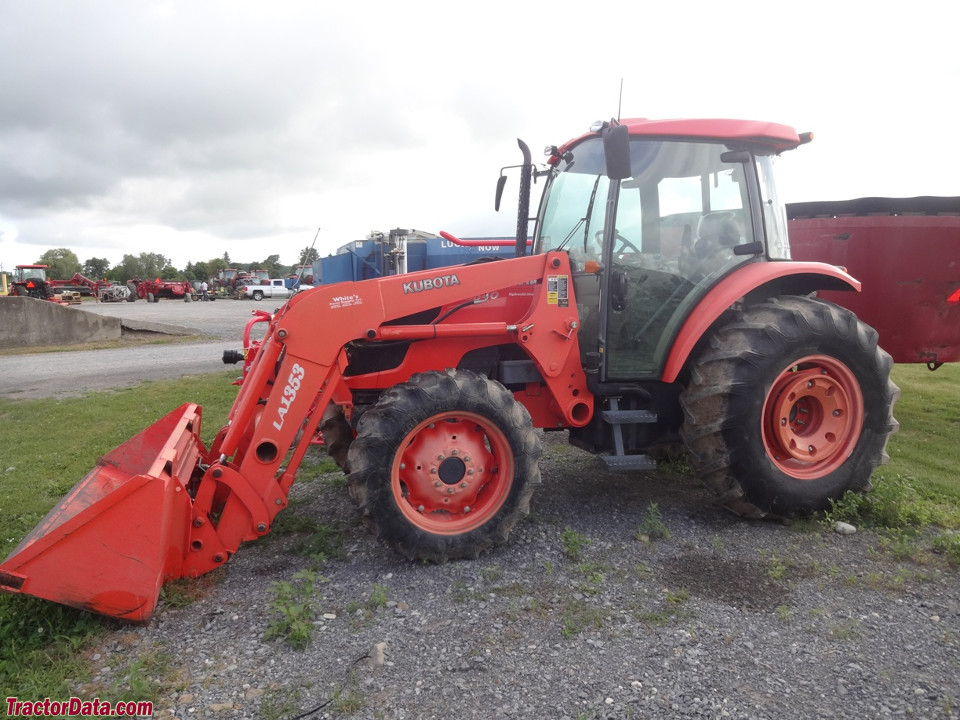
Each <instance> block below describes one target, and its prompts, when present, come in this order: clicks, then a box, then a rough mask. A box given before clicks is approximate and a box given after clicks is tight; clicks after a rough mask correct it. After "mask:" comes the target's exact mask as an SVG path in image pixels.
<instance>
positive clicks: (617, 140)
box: [602, 125, 632, 180]
mask: <svg viewBox="0 0 960 720" xmlns="http://www.w3.org/2000/svg"><path fill="white" fill-rule="evenodd" d="M602 136H603V157H604V159H605V160H606V163H607V177H609V178H610V179H611V180H626V179H627V178H628V177H630V176H631V174H632V173H631V172H630V131H629V130H627V126H626V125H614V126H612V127H607V128H604V130H603V132H602Z"/></svg>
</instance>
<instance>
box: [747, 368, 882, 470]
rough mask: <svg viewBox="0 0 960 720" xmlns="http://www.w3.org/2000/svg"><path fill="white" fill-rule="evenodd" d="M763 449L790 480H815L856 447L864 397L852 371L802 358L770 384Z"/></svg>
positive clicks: (765, 409)
mask: <svg viewBox="0 0 960 720" xmlns="http://www.w3.org/2000/svg"><path fill="white" fill-rule="evenodd" d="M763 417H764V427H763V435H764V443H765V445H766V447H767V451H768V452H769V453H770V456H771V458H772V459H773V461H774V463H775V464H776V465H777V466H778V467H779V468H780V469H781V470H782V471H784V472H786V473H787V474H788V475H793V476H794V477H798V478H802V479H813V478H816V477H821V476H823V475H824V474H826V473H828V472H831V471H832V470H833V469H836V467H838V466H839V465H840V464H841V463H843V462H844V461H845V460H846V459H847V457H849V455H850V453H851V452H852V451H853V448H854V447H855V446H856V440H857V431H858V428H859V427H860V423H861V420H862V417H863V396H862V393H861V391H860V387H859V384H858V383H857V380H856V378H855V377H854V375H853V373H851V372H850V370H849V369H848V368H847V367H846V366H845V365H843V364H842V363H840V362H839V361H837V360H835V359H833V358H830V357H826V356H811V357H808V358H803V359H802V360H801V361H798V362H797V363H796V364H794V365H791V366H790V367H789V368H787V369H786V370H784V371H783V372H782V373H781V374H780V376H779V377H778V378H777V379H776V380H775V381H774V383H773V385H772V386H771V388H770V392H769V394H768V395H767V399H766V401H765V402H764V411H763Z"/></svg>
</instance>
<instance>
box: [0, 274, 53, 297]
mask: <svg viewBox="0 0 960 720" xmlns="http://www.w3.org/2000/svg"><path fill="white" fill-rule="evenodd" d="M47 267H48V266H47V265H17V266H16V268H14V273H13V282H12V283H11V284H10V287H9V289H8V290H7V294H8V295H13V296H17V297H32V298H36V299H37V300H55V299H56V298H55V295H56V294H55V292H54V290H53V285H51V283H50V281H49V280H47Z"/></svg>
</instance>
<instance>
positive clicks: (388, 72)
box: [0, 0, 960, 269]
mask: <svg viewBox="0 0 960 720" xmlns="http://www.w3.org/2000/svg"><path fill="white" fill-rule="evenodd" d="M958 21H960V5H956V4H954V3H952V2H947V0H937V1H936V2H930V1H928V0H914V1H913V2H909V3H897V4H880V3H876V4H872V5H869V4H865V3H853V2H844V0H834V1H833V2H820V1H819V0H810V1H808V2H791V3H775V2H770V1H769V0H763V2H737V1H736V0H731V1H730V2H724V3H720V2H706V1H704V2H700V1H692V0H691V1H689V2H683V0H677V1H675V2H646V1H644V0H631V1H630V2H620V1H619V0H611V1H610V2H589V3H586V2H581V3H569V2H561V1H559V0H554V1H552V2H539V1H534V0H512V1H511V2H502V1H501V0H484V1H483V2H473V3H457V2H422V1H419V0H408V1H407V2H384V1H383V0H367V1H366V2H352V3H350V2H336V3H334V2H329V1H327V0H324V1H314V2H308V1H306V0H300V1H298V0H269V1H268V0H261V1H259V2H252V1H245V0H229V1H227V0H223V1H220V0H182V1H181V0H169V1H157V2H151V1H150V0H77V1H70V0H59V1H54V0H0V93H2V97H0V263H2V265H3V267H4V268H5V269H10V268H12V267H13V265H16V264H18V263H29V262H33V261H34V260H36V259H37V258H38V257H39V256H40V255H41V254H42V253H43V252H44V251H46V250H48V249H51V248H58V247H68V248H70V249H72V250H73V251H74V252H75V253H76V254H77V256H78V257H79V258H80V260H81V262H82V261H84V260H86V259H88V258H90V257H106V258H108V259H109V260H110V261H111V263H113V264H116V263H118V262H119V261H120V259H121V258H122V256H123V255H124V254H125V253H132V254H138V253H140V252H159V253H162V254H164V255H166V256H167V257H169V258H171V259H172V261H173V264H174V265H176V266H177V267H183V266H184V265H185V264H186V263H187V262H188V261H196V260H208V259H210V258H214V257H220V256H222V255H223V253H224V252H228V253H229V254H230V257H231V258H232V259H233V260H234V261H241V262H251V261H255V260H260V259H264V258H266V257H267V256H268V255H270V254H273V253H278V254H280V257H281V261H282V262H285V263H292V262H294V261H295V259H296V256H297V254H298V252H299V250H300V249H301V248H303V247H306V246H309V245H310V244H311V242H313V239H314V236H315V235H316V236H317V248H318V249H319V250H320V252H321V254H322V255H326V254H327V253H329V252H332V251H333V250H335V248H336V247H338V246H339V245H341V244H343V243H344V242H346V241H349V240H353V239H358V238H362V237H364V236H365V235H366V234H367V233H368V232H369V231H371V230H389V229H390V228H394V227H407V228H416V229H419V230H426V231H430V232H438V231H440V230H447V231H449V232H453V233H454V234H457V235H461V236H468V237H469V236H480V235H512V234H513V231H514V228H515V224H516V220H515V217H514V215H513V212H514V208H512V207H505V208H504V210H502V212H501V213H500V214H496V213H494V211H493V195H494V188H495V183H496V178H497V176H498V175H499V172H500V168H501V167H502V166H505V165H512V164H515V163H517V162H519V160H520V154H519V151H518V150H517V144H516V138H523V139H524V140H525V141H526V142H527V143H528V144H529V145H530V147H531V148H532V149H533V150H534V157H535V159H536V160H539V158H540V157H541V156H540V150H541V148H542V147H544V146H545V145H548V144H559V143H561V142H563V141H564V140H567V139H569V138H570V137H574V136H576V135H579V134H580V133H582V132H583V131H584V130H585V129H586V128H587V127H588V126H589V124H590V123H591V122H592V121H593V120H596V119H601V118H609V117H612V116H616V114H617V110H618V102H621V103H622V107H621V111H620V112H621V115H622V116H623V117H651V118H664V117H745V118H751V119H762V120H772V121H776V122H781V123H784V124H787V125H792V126H794V127H796V128H797V129H798V130H799V131H807V130H812V131H813V132H814V133H815V135H816V139H815V140H814V142H813V143H812V144H811V145H807V146H804V147H802V148H800V149H799V150H797V151H794V152H791V153H787V154H785V155H784V157H783V159H782V161H781V162H780V166H779V167H780V184H781V190H782V192H783V195H784V196H785V199H786V200H787V201H788V202H792V201H806V200H828V199H837V200H840V199H849V198H854V197H861V196H869V195H888V196H915V195H952V196H960V179H958V178H960V170H958V168H960V150H958V144H957V142H956V140H955V134H956V130H957V118H958V115H960V93H958V88H960V53H957V50H956V38H955V31H956V27H957V24H958ZM621 80H622V83H623V94H622V100H618V96H619V93H620V85H621ZM508 188H509V189H508V194H510V195H513V194H514V193H515V191H516V189H517V183H516V180H515V178H514V181H513V182H512V183H511V184H510V185H508ZM318 230H319V232H318Z"/></svg>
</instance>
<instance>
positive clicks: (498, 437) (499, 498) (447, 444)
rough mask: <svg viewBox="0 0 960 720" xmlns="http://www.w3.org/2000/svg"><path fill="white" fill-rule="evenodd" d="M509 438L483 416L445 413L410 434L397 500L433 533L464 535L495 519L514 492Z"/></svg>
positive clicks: (399, 465)
mask: <svg viewBox="0 0 960 720" xmlns="http://www.w3.org/2000/svg"><path fill="white" fill-rule="evenodd" d="M506 455H508V446H507V443H506V438H505V437H504V436H503V434H502V433H501V432H500V431H499V430H498V429H497V428H495V427H494V426H492V425H490V424H489V423H488V421H486V420H485V419H484V418H482V417H480V416H475V415H472V414H469V413H444V414H442V415H438V416H434V418H433V419H431V420H429V421H425V422H422V423H420V424H419V425H418V426H417V427H415V428H414V429H413V430H412V431H411V432H410V433H409V434H408V435H407V438H406V440H405V442H404V445H403V447H402V449H401V451H400V452H399V453H398V454H397V458H396V461H395V464H394V479H393V487H394V497H395V498H396V499H397V502H398V504H399V505H400V508H401V510H402V511H403V512H404V514H406V515H407V517H408V518H410V519H411V520H413V521H414V522H415V523H416V524H418V525H420V526H422V527H426V528H429V529H430V530H431V531H432V532H441V531H450V532H454V531H462V530H463V529H464V528H469V527H472V526H474V525H476V524H478V523H480V522H482V521H483V520H484V519H485V518H488V517H489V516H490V515H492V514H494V513H495V512H496V511H497V510H498V509H499V507H500V506H501V505H502V504H503V502H504V499H505V497H506V492H507V490H508V488H509V479H510V477H511V476H510V475H509V474H503V473H501V472H500V465H501V463H500V462H499V461H498V457H503V456H506Z"/></svg>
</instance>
